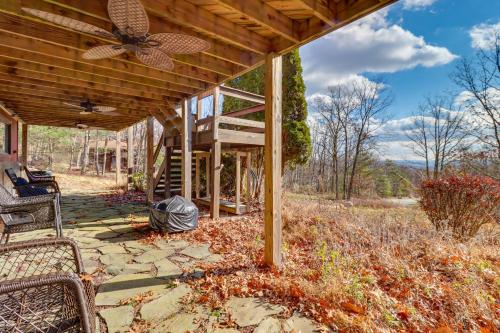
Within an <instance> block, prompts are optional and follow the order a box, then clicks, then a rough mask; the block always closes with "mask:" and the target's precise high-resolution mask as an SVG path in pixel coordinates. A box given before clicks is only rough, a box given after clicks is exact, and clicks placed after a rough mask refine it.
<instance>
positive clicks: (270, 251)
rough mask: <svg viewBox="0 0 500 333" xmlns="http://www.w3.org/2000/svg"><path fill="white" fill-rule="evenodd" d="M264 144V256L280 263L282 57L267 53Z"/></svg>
mask: <svg viewBox="0 0 500 333" xmlns="http://www.w3.org/2000/svg"><path fill="white" fill-rule="evenodd" d="M265 80H266V83H265V92H266V106H265V108H266V109H265V123H266V128H265V147H264V173H265V178H264V187H265V191H264V200H265V203H264V207H265V208H264V235H265V249H264V260H265V262H266V264H268V265H270V266H272V265H274V266H277V267H280V266H281V116H282V115H281V113H282V110H281V106H282V104H281V103H282V84H281V80H282V59H281V57H280V56H277V55H276V54H273V53H270V54H267V55H266V78H265Z"/></svg>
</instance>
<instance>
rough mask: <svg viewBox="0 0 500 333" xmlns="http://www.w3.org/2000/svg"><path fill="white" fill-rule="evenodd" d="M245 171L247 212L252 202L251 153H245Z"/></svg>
mask: <svg viewBox="0 0 500 333" xmlns="http://www.w3.org/2000/svg"><path fill="white" fill-rule="evenodd" d="M245 164H246V165H245V167H246V172H247V213H248V212H250V209H251V204H252V179H251V177H252V153H247V159H246V163H245Z"/></svg>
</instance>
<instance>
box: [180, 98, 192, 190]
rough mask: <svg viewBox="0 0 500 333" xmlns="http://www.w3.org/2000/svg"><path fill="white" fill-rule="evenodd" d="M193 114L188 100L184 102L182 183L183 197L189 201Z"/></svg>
mask: <svg viewBox="0 0 500 333" xmlns="http://www.w3.org/2000/svg"><path fill="white" fill-rule="evenodd" d="M191 124H192V121H191V112H190V111H189V105H188V100H187V99H185V100H183V101H182V132H181V138H182V141H181V149H182V159H181V182H182V196H183V197H184V198H186V199H187V200H191V190H192V187H191V170H192V165H191V160H192V146H191V143H192V135H193V130H192V128H193V126H192V125H191Z"/></svg>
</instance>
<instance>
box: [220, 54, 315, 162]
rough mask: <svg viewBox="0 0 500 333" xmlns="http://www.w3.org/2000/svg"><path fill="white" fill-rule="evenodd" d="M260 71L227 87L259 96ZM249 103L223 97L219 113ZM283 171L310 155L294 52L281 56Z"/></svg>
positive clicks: (299, 72)
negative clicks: (286, 165)
mask: <svg viewBox="0 0 500 333" xmlns="http://www.w3.org/2000/svg"><path fill="white" fill-rule="evenodd" d="M264 76H265V70H264V67H259V68H256V69H254V70H252V71H250V72H248V73H246V74H244V75H242V76H240V77H238V78H236V79H233V80H231V81H229V82H228V83H227V85H228V86H230V87H233V88H237V89H241V90H245V91H248V92H252V93H256V94H260V95H263V94H264V89H265V80H264V79H265V77H264ZM252 105H253V104H252V103H251V102H247V101H242V100H238V99H236V98H232V97H224V104H223V113H226V112H230V111H235V110H240V109H243V108H246V107H250V106H252ZM251 118H252V119H255V120H261V121H262V120H264V115H263V114H254V115H252V117H251ZM282 126H283V130H282V136H283V167H284V166H285V164H288V165H289V166H291V167H294V166H295V165H297V164H304V163H305V162H307V160H308V159H309V156H310V154H311V136H310V133H309V127H308V125H307V103H306V99H305V84H304V80H303V78H302V65H301V60H300V55H299V51H298V50H294V51H291V52H290V53H289V54H287V55H285V56H283V124H282Z"/></svg>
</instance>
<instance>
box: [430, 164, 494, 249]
mask: <svg viewBox="0 0 500 333" xmlns="http://www.w3.org/2000/svg"><path fill="white" fill-rule="evenodd" d="M421 196H422V198H421V200H420V206H421V207H422V209H423V210H424V211H425V212H426V214H427V216H428V217H429V220H430V221H431V222H432V224H433V225H434V226H435V227H436V229H437V230H438V231H441V230H450V231H451V232H452V234H453V236H454V237H455V238H457V239H459V240H467V239H469V238H471V237H474V236H475V235H476V233H477V232H478V230H479V228H480V227H481V226H482V225H483V224H486V223H495V222H496V223H498V218H499V216H498V215H497V214H498V211H497V210H498V207H500V182H499V181H497V180H494V179H492V178H489V177H484V176H473V175H467V174H464V175H451V176H445V177H442V178H439V179H432V180H427V181H424V182H423V183H422V185H421Z"/></svg>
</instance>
